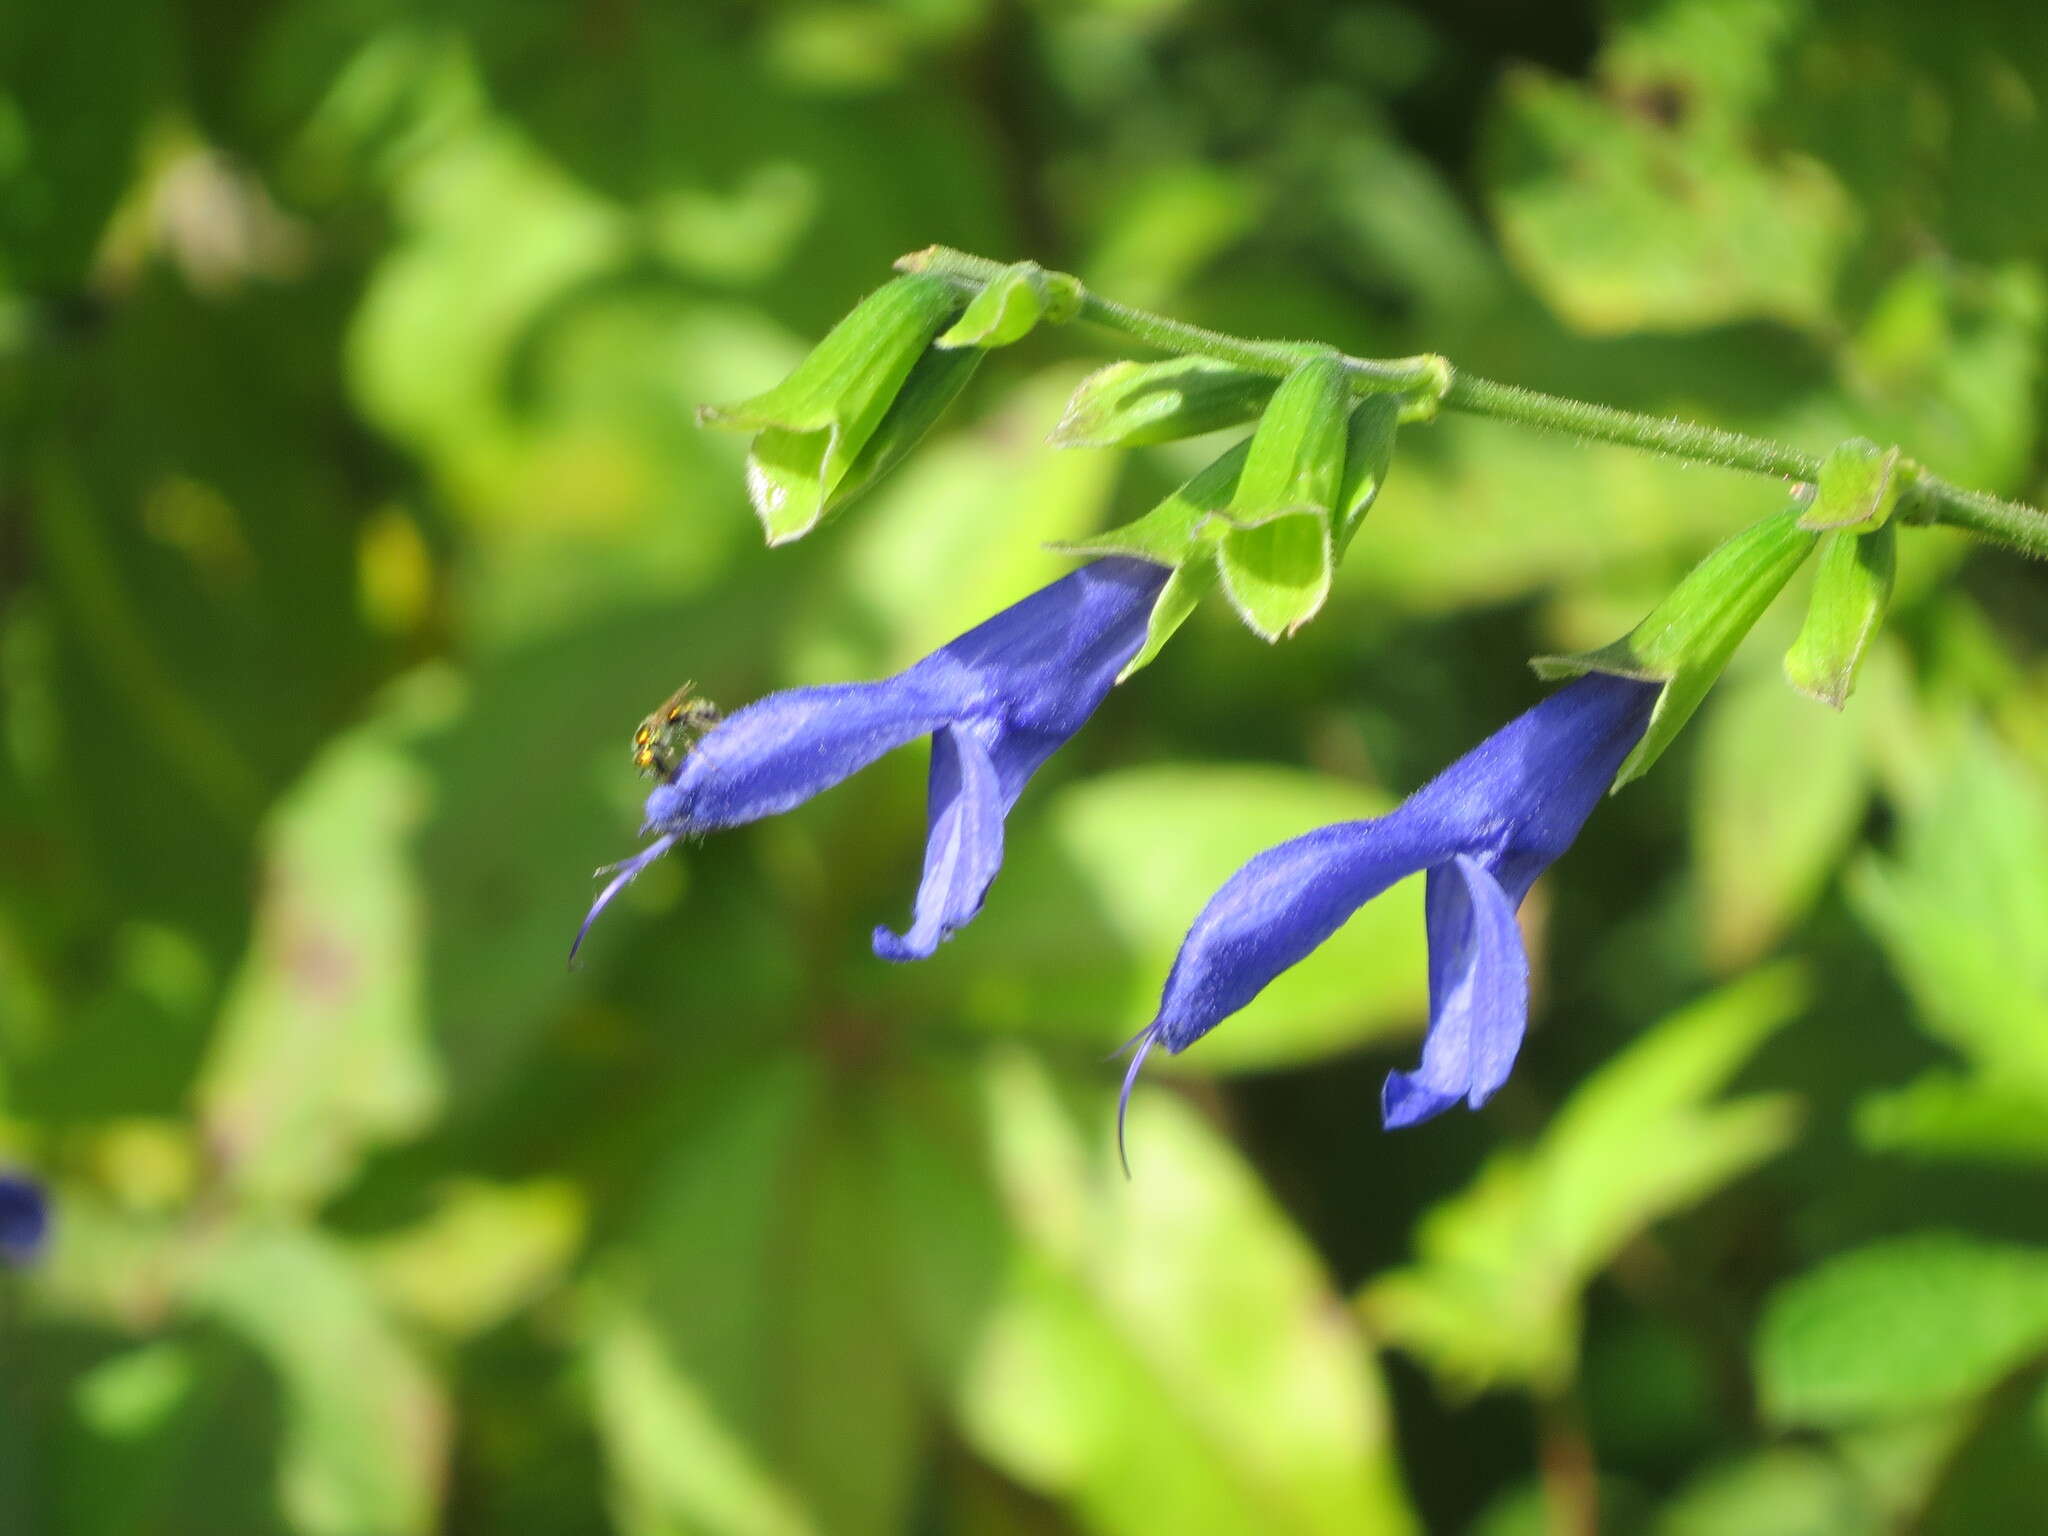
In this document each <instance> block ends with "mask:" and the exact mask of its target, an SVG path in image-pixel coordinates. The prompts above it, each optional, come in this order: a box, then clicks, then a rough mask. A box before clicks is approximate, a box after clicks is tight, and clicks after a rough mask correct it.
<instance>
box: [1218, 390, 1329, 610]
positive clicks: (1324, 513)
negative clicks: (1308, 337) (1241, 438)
mask: <svg viewBox="0 0 2048 1536" xmlns="http://www.w3.org/2000/svg"><path fill="white" fill-rule="evenodd" d="M1350 404H1351V391H1350V384H1349V381H1348V379H1347V377H1346V375H1345V372H1344V365H1343V363H1342V362H1341V361H1340V360H1339V359H1338V358H1336V357H1335V356H1334V355H1328V356H1323V357H1314V358H1310V359H1309V360H1308V361H1307V362H1304V363H1303V364H1301V365H1300V366H1299V367H1298V368H1296V369H1295V370H1294V371H1293V372H1292V373H1290V374H1288V375H1287V377H1286V378H1285V379H1283V380H1281V382H1280V387H1279V388H1278V389H1276V390H1274V391H1273V399H1272V402H1271V403H1270V404H1269V405H1268V406H1267V407H1266V411H1265V414H1264V415H1262V416H1261V417H1260V418H1259V426H1258V430H1257V431H1256V432H1254V433H1253V434H1252V441H1251V448H1250V450H1249V452H1248V453H1247V454H1246V455H1245V463H1244V472H1243V473H1242V474H1241V475H1239V476H1238V481H1237V490H1236V493H1235V494H1234V495H1232V497H1231V498H1230V505H1229V506H1228V507H1227V508H1226V509H1225V510H1224V511H1223V512H1222V513H1221V514H1220V516H1221V517H1222V518H1223V519H1224V520H1225V521H1226V522H1227V523H1228V524H1229V528H1228V530H1227V531H1226V532H1225V533H1224V535H1223V538H1222V541H1221V542H1220V543H1219V544H1218V545H1217V548H1216V564H1217V568H1218V570H1219V572H1220V573H1221V574H1222V577H1223V590H1224V592H1225V594H1226V595H1227V596H1228V597H1229V598H1230V601H1231V605H1232V606H1233V607H1235V608H1236V609H1237V611H1238V614H1239V615H1240V616H1241V617H1242V618H1243V619H1244V621H1245V623H1247V624H1248V625H1250V626H1251V628H1252V630H1253V631H1254V632H1255V633H1257V634H1259V635H1261V636H1263V637H1264V638H1265V639H1267V640H1278V639H1279V638H1280V637H1281V636H1282V635H1291V634H1293V633H1294V632H1295V631H1296V630H1297V629H1299V628H1301V626H1302V625H1304V624H1306V623H1307V622H1308V621H1309V620H1310V619H1312V618H1314V617H1315V615H1316V613H1317V611H1318V610H1319V609H1321V607H1322V606H1323V602H1324V600H1325V599H1326V598H1327V597H1328V596H1329V595H1330V574H1331V571H1332V569H1333V567H1334V564H1335V549H1334V545H1333V541H1332V537H1331V522H1332V518H1333V515H1334V513H1335V510H1336V506H1337V498H1338V495H1339V494H1340V492H1341V491H1342V490H1343V487H1344V450H1345V444H1346V440H1347V435H1348V427H1349V422H1348V417H1349V407H1350Z"/></svg>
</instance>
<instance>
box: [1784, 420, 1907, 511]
mask: <svg viewBox="0 0 2048 1536" xmlns="http://www.w3.org/2000/svg"><path fill="white" fill-rule="evenodd" d="M1909 478H1910V476H1909V475H1908V473H1907V472H1906V471H1905V470H1903V469H1902V468H1901V466H1900V462H1899V450H1898V449H1897V448H1895V447H1894V448H1880V447H1878V446H1877V444H1875V443H1873V442H1871V441H1870V439H1869V438H1867V437H1852V438H1850V439H1849V440H1848V441H1847V442H1843V443H1837V444H1836V445H1835V447H1834V449H1833V451H1832V452H1830V453H1829V454H1828V456H1827V457H1826V458H1825V459H1823V460H1822V461H1821V466H1820V482H1819V484H1818V485H1817V486H1816V487H1815V494H1814V498H1813V505H1812V506H1810V507H1808V508H1807V509H1806V515H1805V516H1804V517H1802V518H1801V519H1800V520H1799V524H1800V526H1801V527H1802V528H1810V529H1812V530H1813V531H1814V532H1816V533H1825V532H1828V531H1829V530H1831V529H1836V528H1841V529H1854V530H1855V531H1857V532H1859V533H1870V532H1872V531H1874V530H1876V529H1878V528H1882V527H1883V526H1884V525H1885V524H1886V522H1887V521H1888V520H1889V519H1890V518H1891V515H1892V508H1894V507H1895V506H1897V505H1898V503H1899V492H1900V491H1901V490H1903V489H1904V488H1905V485H1906V483H1907V481H1908V479H1909Z"/></svg>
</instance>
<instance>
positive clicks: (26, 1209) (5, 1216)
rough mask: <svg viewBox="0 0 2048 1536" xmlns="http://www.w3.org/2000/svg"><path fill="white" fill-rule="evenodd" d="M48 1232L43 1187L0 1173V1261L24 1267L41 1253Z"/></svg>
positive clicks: (47, 1214) (30, 1180)
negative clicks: (23, 1265)
mask: <svg viewBox="0 0 2048 1536" xmlns="http://www.w3.org/2000/svg"><path fill="white" fill-rule="evenodd" d="M49 1230H50V1207H49V1202H48V1200H46V1199H45V1198H44V1195H43V1187H42V1186H41V1185H40V1184H38V1183H36V1182H35V1181H34V1180H33V1179H27V1178H23V1177H22V1176H21V1175H19V1174H12V1173H0V1261H5V1262H6V1263H9V1264H26V1263H27V1262H28V1261H29V1260H30V1259H33V1258H34V1257H35V1256H36V1255H37V1253H39V1252H40V1251H41V1250H42V1246H43V1239H44V1237H45V1236H47V1235H48V1233H49Z"/></svg>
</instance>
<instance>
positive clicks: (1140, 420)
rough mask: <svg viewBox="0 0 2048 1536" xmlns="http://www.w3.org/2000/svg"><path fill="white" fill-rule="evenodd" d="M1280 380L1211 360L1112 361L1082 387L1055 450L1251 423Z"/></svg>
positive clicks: (1124, 444)
mask: <svg viewBox="0 0 2048 1536" xmlns="http://www.w3.org/2000/svg"><path fill="white" fill-rule="evenodd" d="M1279 383H1280V381H1279V380H1278V379H1276V378H1274V377H1273V376H1272V375H1271V374H1265V373H1250V372H1247V371H1246V370H1244V369H1242V368H1233V367H1231V366H1230V365H1229V364H1228V363H1219V362H1216V361H1214V360H1212V359H1210V358H1206V357H1174V358H1168V359H1166V360H1165V361H1163V362H1156V363H1137V362H1121V363H1111V364H1110V365H1109V366H1108V367H1107V368H1098V369H1097V370H1096V371H1095V372H1093V373H1091V374H1089V375H1088V377H1087V378H1085V379H1083V380H1082V381H1081V386H1080V388H1078V389H1076V390H1075V391H1074V396H1073V398H1072V399H1071V400H1069V401H1068V402H1067V410H1066V414H1065V415H1064V416H1062V417H1061V418H1060V424H1059V425H1058V426H1056V427H1054V428H1053V430H1052V437H1051V438H1050V439H1049V440H1050V441H1051V443H1052V445H1053V446H1054V447H1055V448H1132V447H1136V446H1138V445H1139V444H1142V443H1167V442H1172V441H1174V440H1176V439H1178V438H1183V437H1199V436H1201V435H1202V434H1203V433H1205V432H1217V431H1221V430H1222V429H1223V428H1225V427H1235V426H1240V425H1242V424H1243V423H1245V422H1248V421H1254V420H1256V419H1257V418H1258V415H1259V413H1260V412H1261V411H1262V410H1264V409H1265V407H1266V402H1267V401H1269V400H1271V399H1272V398H1273V391H1274V390H1275V389H1276V388H1277V387H1278V386H1279Z"/></svg>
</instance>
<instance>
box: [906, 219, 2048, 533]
mask: <svg viewBox="0 0 2048 1536" xmlns="http://www.w3.org/2000/svg"><path fill="white" fill-rule="evenodd" d="M897 265H898V266H899V267H901V268H902V269H904V270H905V271H913V272H929V273H932V274H933V275H935V276H939V277H944V278H948V279H950V280H952V281H955V282H957V283H959V284H960V285H961V286H962V287H970V288H974V289H976V290H979V289H980V287H981V286H982V285H983V284H985V283H987V282H988V281H989V280H990V279H991V278H993V277H995V276H996V275H997V274H998V273H1000V272H1001V271H1002V270H1003V264H1002V263H1001V262H997V261H990V260H989V259H988V258H987V257H984V256H973V255H969V254H968V253H967V252H965V251H955V250H951V249H949V248H947V247H945V246H932V247H931V248H930V249H928V250H923V251H918V252H916V253H914V254H912V255H910V256H906V257H904V258H903V260H901V261H899V262H898V263H897ZM1080 318H1082V319H1085V320H1092V321H1093V322H1095V323H1096V324H1097V325H1100V326H1102V327H1104V328H1105V329H1108V330H1112V331H1116V332H1118V333H1120V334H1122V335H1125V336H1129V337H1131V338H1132V339H1134V340H1137V341H1142V342H1144V343H1145V344H1147V345H1148V346H1154V347H1158V348H1159V349H1160V350H1162V351H1166V352H1179V353H1190V354H1194V355H1197V356H1201V357H1212V358H1215V359H1216V360H1217V361H1219V362H1225V363H1230V364H1232V365H1233V366H1235V367H1239V368H1245V369H1249V370H1251V371H1253V372H1257V373H1270V374H1282V375H1284V374H1286V373H1289V372H1291V371H1292V370H1293V369H1294V368H1295V367H1296V366H1297V365H1298V364H1299V363H1300V362H1301V360H1302V359H1303V358H1304V357H1308V356H1313V355H1318V354H1323V355H1326V354H1328V353H1329V352H1331V351H1333V350H1334V349H1333V348H1330V347H1327V346H1324V345H1323V344H1321V343H1319V342H1312V341H1275V340H1265V339H1259V338H1254V337H1246V336H1231V335H1226V334H1225V333H1223V332H1221V331H1212V330H1208V329H1205V328H1204V327H1202V326H1199V325H1188V324H1186V323H1185V322H1183V321H1180V320H1175V319H1172V318H1171V317H1169V316H1166V315H1160V314H1154V313H1152V312H1151V311H1150V310H1143V309H1137V308H1134V307H1133V306H1131V305H1128V304H1119V303H1118V302H1117V301H1116V300H1114V299H1105V298H1103V297H1101V296H1100V295H1099V294H1095V293H1087V294H1085V296H1084V297H1083V299H1082V301H1081V310H1080ZM1339 356H1340V357H1342V358H1343V362H1344V366H1345V368H1346V369H1348V370H1349V371H1350V373H1351V375H1352V378H1353V380H1354V381H1355V383H1356V385H1357V387H1358V389H1359V391H1360V393H1387V392H1398V393H1404V394H1410V395H1412V396H1414V397H1415V398H1416V399H1417V400H1418V401H1420V402H1425V403H1428V404H1431V405H1433V406H1435V407H1438V408H1441V409H1443V410H1449V411H1463V412H1465V413H1467V414H1468V415H1473V416H1491V417H1494V418H1496V419H1497V420H1501V421H1513V422H1519V423H1521V424H1522V425H1523V426H1530V427H1538V428H1541V429H1543V430H1546V431H1551V432H1566V433H1569V434H1571V435H1572V436H1574V437H1578V438H1583V439H1585V440H1586V441H1588V442H1599V443H1619V444H1621V445H1623V446H1625V447H1630V448H1642V449H1647V450H1649V451H1650V452H1652V453H1662V454H1666V455H1669V456H1670V457H1672V458H1675V459H1682V460H1684V461H1685V462H1687V463H1689V464H1712V465H1717V466H1719V467H1720V468H1723V469H1736V470H1743V471H1746V472H1748V473H1751V474H1761V475H1775V476H1777V477H1779V478H1781V479H1785V480H1793V481H1803V482H1810V481H1812V480H1813V479H1814V478H1815V477H1816V476H1818V475H1819V473H1820V465H1821V457H1820V455H1818V454H1813V453H1806V452H1804V451H1802V450H1800V449H1798V448H1794V447H1792V446H1790V445H1789V444H1785V443H1778V442H1773V441H1772V440H1771V439H1769V438H1764V437H1752V436H1750V435H1749V434H1748V433H1745V432H1728V431H1724V430H1722V429H1721V428H1719V427H1708V426H1702V425H1701V424H1699V423H1698V422H1692V421H1684V420H1681V419H1679V418H1677V417H1675V416H1651V415H1647V414H1645V413H1643V412H1640V411H1623V410H1616V409H1615V408H1614V407H1612V406H1607V405H1596V404H1594V403H1593V402H1591V401H1588V400H1574V399H1571V398H1569V397H1567V396H1564V395H1546V394H1543V393H1541V392H1540V391H1538V390H1533V389H1523V388H1521V387H1520V386H1519V385H1514V384H1500V383H1496V382H1495V381H1494V380H1492V379H1482V378H1480V377H1479V376H1477V375H1476V374H1470V373H1466V372H1464V371H1463V370H1461V369H1457V368H1454V367H1452V366H1451V364H1450V363H1449V362H1447V361H1446V360H1445V359H1443V358H1441V357H1437V356H1435V355H1424V356H1421V357H1406V358H1367V357H1351V356H1347V355H1345V354H1341V353H1340V354H1339ZM1899 515H1901V516H1903V517H1905V518H1907V519H1908V520H1909V521H1913V522H1921V523H1940V524H1943V525H1945V526H1947V527H1951V528H1959V529H1961V530H1963V531H1964V532H1966V533H1969V534H1971V535H1973V536H1975V537H1977V538H1980V539H1984V540H1987V541H1989V542H1991V543H1994V544H2002V545H2004V546H2006V547H2007V548H2009V549H2014V550H2018V551H2019V552H2020V553H2022V554H2027V555H2032V556H2035V557H2037V558H2042V559H2048V512H2043V511H2042V510H2041V509H2040V508H2038V507H2031V506H2028V505H2026V504H2024V503H2022V502H2016V501H2006V500H2003V499H2002V498H2000V497H1997V496H1992V495H1988V494H1986V493H1985V492H1983V491H1972V490H1966V489H1965V488H1963V487H1962V486H1959V485H1954V484H1951V483H1950V482H1948V481H1946V480H1943V479H1942V478H1941V477H1939V476H1938V475H1933V474H1929V473H1927V472H1926V471H1924V470H1922V471H1920V472H1919V473H1918V474H1917V475H1916V476H1915V477H1914V479H1913V481H1912V483H1911V485H1910V487H1909V488H1908V489H1907V490H1906V492H1905V493H1904V495H1903V496H1902V497H1901V498H1900V505H1899Z"/></svg>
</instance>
